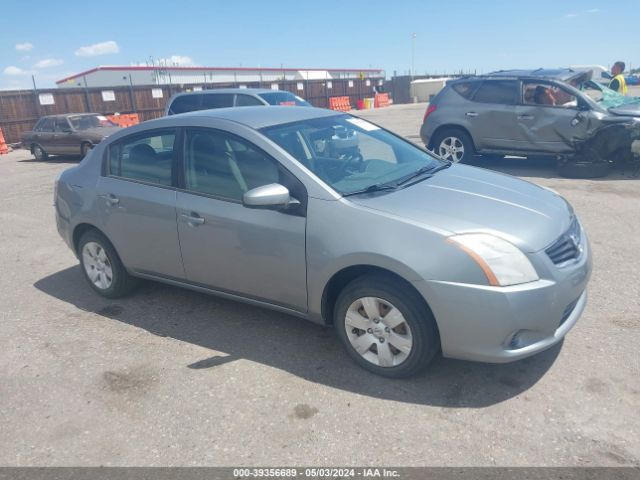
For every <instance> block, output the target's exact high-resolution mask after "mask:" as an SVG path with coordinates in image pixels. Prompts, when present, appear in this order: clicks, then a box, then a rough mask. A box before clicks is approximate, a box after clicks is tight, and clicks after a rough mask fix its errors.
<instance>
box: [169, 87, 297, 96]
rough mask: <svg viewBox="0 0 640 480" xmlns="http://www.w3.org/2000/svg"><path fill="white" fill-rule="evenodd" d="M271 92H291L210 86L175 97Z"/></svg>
mask: <svg viewBox="0 0 640 480" xmlns="http://www.w3.org/2000/svg"><path fill="white" fill-rule="evenodd" d="M271 92H285V93H291V92H287V91H286V90H273V89H271V88H211V89H208V90H198V91H197V92H182V93H178V94H177V95H176V97H178V96H180V97H181V96H183V95H202V94H206V95H210V94H216V93H220V94H222V93H245V94H254V95H257V94H259V93H271ZM292 95H293V94H292Z"/></svg>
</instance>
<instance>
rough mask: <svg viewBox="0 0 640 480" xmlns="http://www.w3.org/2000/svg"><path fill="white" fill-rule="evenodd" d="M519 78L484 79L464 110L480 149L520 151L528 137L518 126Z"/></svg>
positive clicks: (476, 144) (477, 146)
mask: <svg viewBox="0 0 640 480" xmlns="http://www.w3.org/2000/svg"><path fill="white" fill-rule="evenodd" d="M519 94H520V82H519V81H518V80H502V79H500V80H493V79H490V80H484V81H483V82H482V85H480V87H478V89H477V90H476V91H475V93H474V95H473V97H472V99H471V100H472V102H471V103H470V104H469V105H468V109H467V111H466V112H464V115H465V117H466V119H467V120H468V124H469V130H470V132H471V136H472V137H473V141H474V143H475V146H476V148H477V149H479V150H499V151H508V152H517V151H518V150H523V149H524V147H525V145H526V143H527V142H526V139H525V138H524V137H523V136H522V132H521V130H520V129H519V128H518V127H517V125H518V113H517V105H518V98H519Z"/></svg>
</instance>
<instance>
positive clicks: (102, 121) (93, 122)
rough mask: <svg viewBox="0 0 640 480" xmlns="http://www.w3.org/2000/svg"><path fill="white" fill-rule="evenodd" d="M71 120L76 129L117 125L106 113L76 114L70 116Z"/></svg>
mask: <svg viewBox="0 0 640 480" xmlns="http://www.w3.org/2000/svg"><path fill="white" fill-rule="evenodd" d="M69 121H70V122H71V126H73V128H74V129H75V130H87V129H89V128H99V127H115V126H117V125H116V124H115V123H113V122H112V121H111V120H109V119H108V118H107V117H105V116H104V115H74V116H71V117H69Z"/></svg>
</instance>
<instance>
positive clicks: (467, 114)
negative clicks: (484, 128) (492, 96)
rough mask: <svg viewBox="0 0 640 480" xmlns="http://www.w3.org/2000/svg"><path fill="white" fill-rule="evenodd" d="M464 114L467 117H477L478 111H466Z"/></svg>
mask: <svg viewBox="0 0 640 480" xmlns="http://www.w3.org/2000/svg"><path fill="white" fill-rule="evenodd" d="M465 115H466V116H467V117H477V116H478V113H477V112H467V113H465Z"/></svg>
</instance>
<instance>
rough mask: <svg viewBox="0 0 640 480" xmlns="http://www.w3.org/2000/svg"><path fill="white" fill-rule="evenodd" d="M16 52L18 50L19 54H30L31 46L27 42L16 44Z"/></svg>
mask: <svg viewBox="0 0 640 480" xmlns="http://www.w3.org/2000/svg"><path fill="white" fill-rule="evenodd" d="M16 50H18V51H19V52H30V51H31V50H33V45H32V44H30V43H29V42H24V43H17V44H16Z"/></svg>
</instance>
